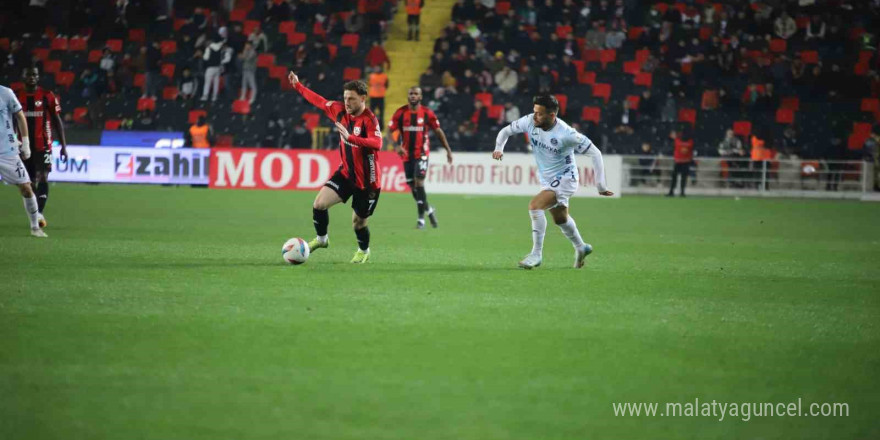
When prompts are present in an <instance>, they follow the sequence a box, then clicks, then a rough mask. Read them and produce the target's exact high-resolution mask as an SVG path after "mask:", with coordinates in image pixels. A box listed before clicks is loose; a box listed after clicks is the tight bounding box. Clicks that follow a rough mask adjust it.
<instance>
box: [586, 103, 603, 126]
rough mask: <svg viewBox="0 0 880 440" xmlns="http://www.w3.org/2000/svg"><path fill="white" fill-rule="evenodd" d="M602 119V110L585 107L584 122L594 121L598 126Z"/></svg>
mask: <svg viewBox="0 0 880 440" xmlns="http://www.w3.org/2000/svg"><path fill="white" fill-rule="evenodd" d="M600 119H602V110H601V109H600V108H599V107H584V109H583V110H582V111H581V120H582V121H592V122H594V123H596V124H598V123H599V120H600Z"/></svg>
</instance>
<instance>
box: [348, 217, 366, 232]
mask: <svg viewBox="0 0 880 440" xmlns="http://www.w3.org/2000/svg"><path fill="white" fill-rule="evenodd" d="M351 226H352V227H353V228H354V230H359V229H364V228H366V227H367V219H365V218H360V217H355V218H353V219H351Z"/></svg>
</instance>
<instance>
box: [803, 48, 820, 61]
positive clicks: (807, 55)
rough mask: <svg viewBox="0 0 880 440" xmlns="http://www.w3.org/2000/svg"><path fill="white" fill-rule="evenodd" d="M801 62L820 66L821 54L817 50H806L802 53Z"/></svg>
mask: <svg viewBox="0 0 880 440" xmlns="http://www.w3.org/2000/svg"><path fill="white" fill-rule="evenodd" d="M801 61H803V62H804V63H806V64H819V52H816V51H815V50H805V51H803V52H801Z"/></svg>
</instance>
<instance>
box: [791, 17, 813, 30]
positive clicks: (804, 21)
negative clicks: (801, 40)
mask: <svg viewBox="0 0 880 440" xmlns="http://www.w3.org/2000/svg"><path fill="white" fill-rule="evenodd" d="M794 22H795V24H797V28H798V29H806V28H807V26H809V25H810V17H807V16H801V17H796V18H795V19H794Z"/></svg>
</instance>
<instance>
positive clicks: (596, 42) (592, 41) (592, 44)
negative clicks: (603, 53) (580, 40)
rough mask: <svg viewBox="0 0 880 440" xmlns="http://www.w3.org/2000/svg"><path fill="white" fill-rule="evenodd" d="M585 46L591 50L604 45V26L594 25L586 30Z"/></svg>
mask: <svg viewBox="0 0 880 440" xmlns="http://www.w3.org/2000/svg"><path fill="white" fill-rule="evenodd" d="M586 46H587V49H592V50H599V49H602V48H604V47H605V26H596V27H593V28H591V29H590V30H589V31H587V35H586Z"/></svg>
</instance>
